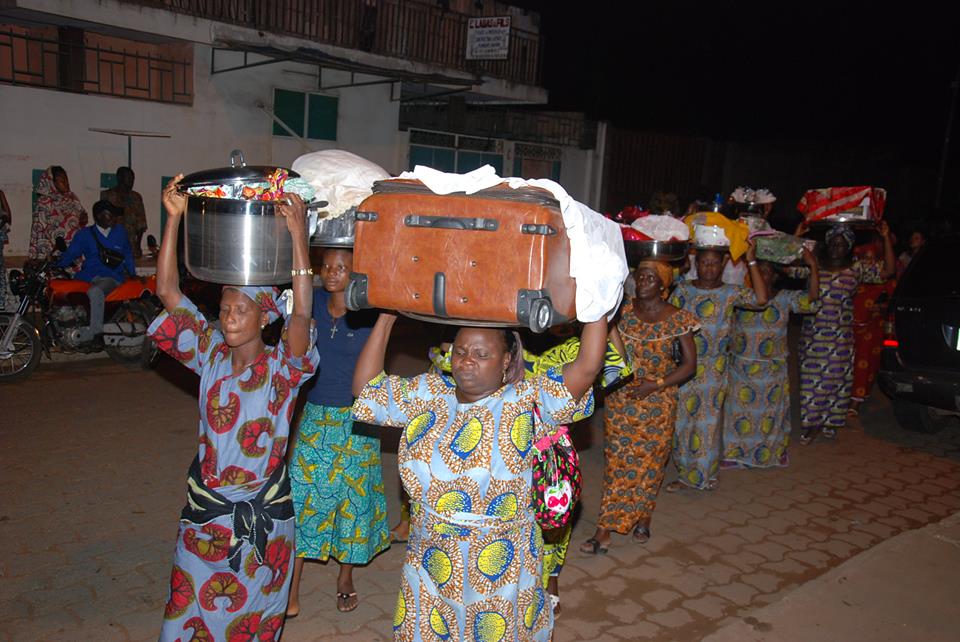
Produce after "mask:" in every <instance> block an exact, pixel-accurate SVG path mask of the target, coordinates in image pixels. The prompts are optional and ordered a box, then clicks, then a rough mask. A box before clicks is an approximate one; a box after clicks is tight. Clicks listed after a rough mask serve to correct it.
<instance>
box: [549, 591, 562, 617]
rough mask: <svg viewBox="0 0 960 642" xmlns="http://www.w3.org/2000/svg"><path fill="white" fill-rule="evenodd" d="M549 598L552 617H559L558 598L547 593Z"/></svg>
mask: <svg viewBox="0 0 960 642" xmlns="http://www.w3.org/2000/svg"><path fill="white" fill-rule="evenodd" d="M547 597H549V598H550V608H551V609H552V610H553V617H557V616H558V615H560V596H559V595H554V594H553V593H547Z"/></svg>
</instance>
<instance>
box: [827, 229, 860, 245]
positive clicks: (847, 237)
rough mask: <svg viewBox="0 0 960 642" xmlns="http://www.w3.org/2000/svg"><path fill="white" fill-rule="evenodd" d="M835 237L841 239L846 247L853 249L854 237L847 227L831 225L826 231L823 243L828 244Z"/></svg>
mask: <svg viewBox="0 0 960 642" xmlns="http://www.w3.org/2000/svg"><path fill="white" fill-rule="evenodd" d="M837 236H841V237H843V240H844V241H846V242H847V246H848V247H851V248H852V247H853V243H854V241H855V240H856V236H855V235H854V233H853V230H852V229H850V226H849V225H832V226H831V227H830V229H829V230H827V233H826V235H825V236H824V239H823V242H824V243H830V241H832V240H833V239H835V238H836V237H837Z"/></svg>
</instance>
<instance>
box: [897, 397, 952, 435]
mask: <svg viewBox="0 0 960 642" xmlns="http://www.w3.org/2000/svg"><path fill="white" fill-rule="evenodd" d="M893 414H894V415H896V417H897V423H899V424H900V427H901V428H903V429H904V430H910V431H912V432H920V433H925V434H928V435H932V434H933V433H937V432H940V431H941V430H943V429H944V428H946V427H947V423H948V422H949V417H946V416H944V415H941V414H940V413H938V412H936V411H935V410H934V409H933V408H931V407H930V406H924V405H923V404H919V403H914V402H912V401H906V400H904V399H894V400H893Z"/></svg>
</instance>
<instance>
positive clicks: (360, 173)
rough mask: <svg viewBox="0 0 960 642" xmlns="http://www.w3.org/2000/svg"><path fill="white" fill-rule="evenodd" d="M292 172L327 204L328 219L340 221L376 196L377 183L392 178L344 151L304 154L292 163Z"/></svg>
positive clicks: (376, 167)
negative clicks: (365, 201) (336, 218)
mask: <svg viewBox="0 0 960 642" xmlns="http://www.w3.org/2000/svg"><path fill="white" fill-rule="evenodd" d="M292 169H293V170H294V171H295V172H297V173H299V174H300V176H302V177H303V178H304V180H306V181H307V182H308V183H309V184H310V185H311V186H312V187H313V188H314V190H316V195H317V198H319V199H321V200H324V201H327V202H328V205H327V207H326V210H325V215H326V217H328V218H329V217H337V216H341V215H343V214H344V212H347V211H348V210H350V208H353V207H356V206H357V205H359V204H360V202H361V201H362V200H363V199H365V198H367V197H368V196H370V195H371V194H372V193H373V183H374V182H375V181H381V180H385V179H387V178H390V174H388V173H387V171H386V170H385V169H383V168H382V167H380V166H379V165H377V164H376V163H372V162H370V161H368V160H367V159H365V158H361V157H360V156H357V155H356V154H352V153H350V152H348V151H345V150H342V149H325V150H322V151H319V152H311V153H309V154H304V155H303V156H301V157H299V158H298V159H297V160H295V161H293V165H292Z"/></svg>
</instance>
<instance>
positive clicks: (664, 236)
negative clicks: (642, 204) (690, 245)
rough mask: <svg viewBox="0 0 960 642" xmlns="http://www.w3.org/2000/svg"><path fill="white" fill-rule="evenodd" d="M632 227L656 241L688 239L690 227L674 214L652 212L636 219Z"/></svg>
mask: <svg viewBox="0 0 960 642" xmlns="http://www.w3.org/2000/svg"><path fill="white" fill-rule="evenodd" d="M631 227H633V229H635V230H637V231H638V232H640V233H641V234H645V235H646V236H648V237H650V238H651V239H653V240H654V241H687V240H689V239H690V228H688V227H687V225H686V223H684V222H683V221H680V220H678V219H675V218H673V217H672V216H663V215H659V214H651V215H650V216H644V217H642V218H638V219H637V220H635V221H634V222H633V223H632V224H631Z"/></svg>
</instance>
